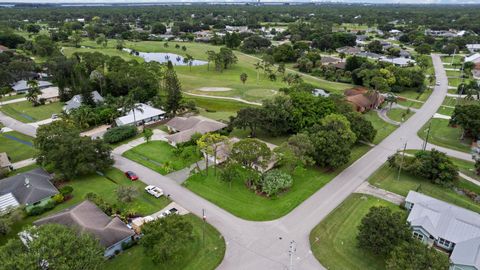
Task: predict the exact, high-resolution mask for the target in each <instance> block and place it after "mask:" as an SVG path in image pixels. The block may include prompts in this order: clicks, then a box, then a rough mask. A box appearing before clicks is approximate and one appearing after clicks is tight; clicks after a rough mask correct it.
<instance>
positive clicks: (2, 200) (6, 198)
mask: <svg viewBox="0 0 480 270" xmlns="http://www.w3.org/2000/svg"><path fill="white" fill-rule="evenodd" d="M19 205H20V204H19V203H18V201H17V199H15V197H14V196H13V194H12V193H7V194H4V195H0V216H1V215H2V213H3V212H4V211H5V210H7V209H9V208H11V207H13V208H15V207H17V206H19Z"/></svg>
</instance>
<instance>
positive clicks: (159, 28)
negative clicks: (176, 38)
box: [150, 22, 167, 35]
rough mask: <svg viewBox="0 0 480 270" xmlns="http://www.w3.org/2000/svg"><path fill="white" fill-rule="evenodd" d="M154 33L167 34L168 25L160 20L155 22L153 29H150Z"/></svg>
mask: <svg viewBox="0 0 480 270" xmlns="http://www.w3.org/2000/svg"><path fill="white" fill-rule="evenodd" d="M150 32H151V33H152V34H161V35H163V34H165V33H166V32H167V27H166V26H165V25H164V24H163V23H160V22H157V23H154V24H153V25H152V29H151V30H150Z"/></svg>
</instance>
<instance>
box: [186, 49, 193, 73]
mask: <svg viewBox="0 0 480 270" xmlns="http://www.w3.org/2000/svg"><path fill="white" fill-rule="evenodd" d="M193 60H195V59H194V58H193V56H191V55H190V54H188V53H187V54H186V55H185V57H184V58H183V63H185V64H188V66H189V68H190V72H191V71H192V65H193Z"/></svg>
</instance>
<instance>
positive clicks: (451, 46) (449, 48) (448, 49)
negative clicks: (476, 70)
mask: <svg viewBox="0 0 480 270" xmlns="http://www.w3.org/2000/svg"><path fill="white" fill-rule="evenodd" d="M458 51H459V49H458V46H457V44H455V43H448V44H447V45H445V46H444V47H443V48H442V53H444V54H448V56H450V55H452V54H454V53H455V52H458Z"/></svg>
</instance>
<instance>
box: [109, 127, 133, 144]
mask: <svg viewBox="0 0 480 270" xmlns="http://www.w3.org/2000/svg"><path fill="white" fill-rule="evenodd" d="M135 135H137V128H136V127H134V126H120V127H114V128H112V129H109V130H108V131H107V132H106V133H105V135H103V140H104V141H105V142H106V143H118V142H121V141H124V140H126V139H129V138H132V137H134V136H135Z"/></svg>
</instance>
